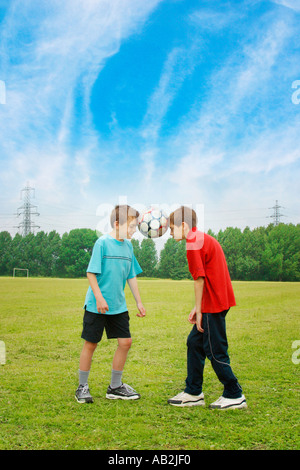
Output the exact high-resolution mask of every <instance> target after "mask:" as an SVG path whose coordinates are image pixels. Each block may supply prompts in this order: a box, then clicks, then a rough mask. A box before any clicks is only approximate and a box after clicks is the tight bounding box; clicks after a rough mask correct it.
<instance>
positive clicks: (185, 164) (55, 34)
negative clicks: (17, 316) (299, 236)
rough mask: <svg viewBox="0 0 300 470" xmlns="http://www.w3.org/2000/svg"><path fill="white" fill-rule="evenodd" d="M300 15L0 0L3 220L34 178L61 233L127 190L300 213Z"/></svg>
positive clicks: (130, 2)
mask: <svg viewBox="0 0 300 470" xmlns="http://www.w3.org/2000/svg"><path fill="white" fill-rule="evenodd" d="M299 25H300V0H268V1H262V0H239V1H235V0H231V1H226V0H201V1H200V0H198V1H196V0H147V1H145V0H64V1H63V2H61V1H60V0H26V2H24V1H23V0H0V187H1V191H0V231H3V230H7V231H9V232H10V233H11V234H12V235H13V234H15V233H16V232H17V231H18V225H19V224H20V222H22V215H20V216H19V217H17V216H16V214H17V213H18V208H20V207H22V205H23V204H24V201H23V200H22V199H21V197H22V196H24V194H25V192H24V191H22V189H23V188H25V187H26V186H27V185H28V186H29V187H31V188H34V189H35V191H31V196H32V200H31V203H32V205H36V206H37V209H36V210H37V212H38V213H39V214H40V215H39V216H35V217H33V221H34V223H35V224H36V225H38V227H39V228H36V230H44V231H45V232H48V233H49V232H50V231H52V230H56V231H58V232H59V233H61V234H62V233H64V232H68V231H70V230H71V229H73V228H92V229H97V230H99V231H102V232H103V231H105V230H106V227H105V226H104V225H105V223H106V220H107V217H108V215H109V213H110V211H111V209H112V208H113V207H114V205H115V204H119V203H128V204H130V205H133V206H134V207H136V208H137V209H138V210H140V211H142V210H143V209H144V208H148V207H150V206H152V205H155V206H157V207H160V208H164V209H165V210H166V211H167V212H170V211H172V210H173V209H174V208H176V207H178V206H180V205H188V206H190V207H193V208H194V209H195V210H196V211H197V214H198V215H200V219H201V221H200V222H199V224H200V225H201V227H200V228H201V229H203V230H204V231H207V230H208V229H211V230H213V231H214V232H216V233H217V232H218V231H219V230H224V229H225V228H226V227H229V226H231V227H239V228H241V229H244V228H245V227H246V226H248V227H250V228H251V229H253V228H255V227H258V226H267V225H268V224H269V223H272V222H273V221H274V220H273V219H272V217H271V216H272V215H273V212H274V211H273V209H272V207H274V205H275V203H276V201H278V205H280V214H281V215H282V217H281V221H282V222H285V223H293V224H297V223H299V222H300V209H299V180H300V171H299V170H300V145H299V144H300V141H299V128H300V34H299V33H300V26H299ZM33 196H35V197H34V198H33ZM166 236H168V234H167V235H166Z"/></svg>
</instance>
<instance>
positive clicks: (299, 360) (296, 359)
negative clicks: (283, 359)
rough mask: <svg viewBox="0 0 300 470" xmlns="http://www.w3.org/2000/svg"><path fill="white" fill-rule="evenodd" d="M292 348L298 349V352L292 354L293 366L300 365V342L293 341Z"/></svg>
mask: <svg viewBox="0 0 300 470" xmlns="http://www.w3.org/2000/svg"><path fill="white" fill-rule="evenodd" d="M292 348H293V349H296V351H294V352H293V354H292V363H293V364H300V340H299V339H298V340H296V341H293V343H292Z"/></svg>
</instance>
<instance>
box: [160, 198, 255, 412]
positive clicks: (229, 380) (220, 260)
mask: <svg viewBox="0 0 300 470" xmlns="http://www.w3.org/2000/svg"><path fill="white" fill-rule="evenodd" d="M169 223H170V230H171V236H172V237H173V238H175V239H176V240H177V241H180V240H186V250H187V260H188V265H189V271H190V273H191V274H192V277H193V279H194V290H195V307H194V308H193V310H192V311H191V313H190V315H189V322H190V323H192V324H194V326H193V329H192V331H191V332H190V334H189V336H188V340H187V348H188V349H187V378H186V387H185V390H184V391H183V392H181V393H179V394H178V395H176V396H175V397H173V398H171V399H169V400H168V403H169V404H170V405H174V406H195V405H202V406H203V405H204V404H205V403H204V394H203V392H202V383H203V369H204V363H205V358H206V357H207V358H208V359H209V360H210V361H211V364H212V367H213V369H214V371H215V373H216V375H217V377H218V379H219V380H220V382H221V383H222V384H223V385H224V391H223V394H222V396H221V397H220V398H219V399H218V400H216V401H215V402H214V403H212V404H211V405H210V408H217V409H222V410H224V409H228V408H229V409H230V408H231V409H232V408H246V407H247V404H246V399H245V397H244V395H243V394H242V388H241V386H240V384H239V383H238V380H237V378H236V376H235V375H234V373H233V371H232V368H231V366H230V360H229V355H228V351H227V349H228V343H227V336H226V324H225V316H226V314H227V312H228V310H229V309H230V307H233V306H234V305H236V303H235V298H234V293H233V289H232V284H231V280H230V276H229V272H228V268H227V263H226V259H225V255H224V252H223V250H222V247H221V245H220V244H219V243H218V241H217V240H215V239H214V238H213V237H211V236H210V235H207V234H205V233H202V232H200V231H198V230H197V227H196V225H197V216H196V213H195V211H194V210H193V209H190V208H189V207H184V206H182V207H181V208H179V209H177V210H176V211H174V212H172V214H170V218H169Z"/></svg>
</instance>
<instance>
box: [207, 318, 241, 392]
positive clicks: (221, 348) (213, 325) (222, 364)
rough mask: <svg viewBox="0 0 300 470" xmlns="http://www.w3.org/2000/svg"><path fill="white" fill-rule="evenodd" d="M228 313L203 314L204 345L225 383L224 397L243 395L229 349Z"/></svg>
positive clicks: (215, 369) (220, 378) (216, 370)
mask: <svg viewBox="0 0 300 470" xmlns="http://www.w3.org/2000/svg"><path fill="white" fill-rule="evenodd" d="M226 313H227V311H224V312H220V313H204V314H203V329H204V333H203V342H204V343H203V345H204V350H205V353H206V356H207V357H208V358H209V360H210V361H211V364H212V367H213V369H214V371H215V373H216V375H217V377H218V379H219V380H220V382H221V383H222V384H223V385H224V392H223V397H225V398H239V397H241V396H242V388H241V386H240V385H239V383H238V380H237V378H236V376H235V375H234V373H233V371H232V368H231V366H230V359H229V355H228V351H227V350H228V343H227V336H226V324H225V316H226Z"/></svg>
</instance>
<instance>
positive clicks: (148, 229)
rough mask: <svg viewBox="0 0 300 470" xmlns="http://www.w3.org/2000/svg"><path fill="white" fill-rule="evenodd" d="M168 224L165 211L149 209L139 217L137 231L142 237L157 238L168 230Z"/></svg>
mask: <svg viewBox="0 0 300 470" xmlns="http://www.w3.org/2000/svg"><path fill="white" fill-rule="evenodd" d="M168 226H169V222H168V216H167V214H166V213H165V211H163V210H161V209H157V208H153V207H151V208H150V209H147V210H146V211H145V212H143V213H142V214H141V215H140V217H139V224H138V227H139V231H140V232H141V234H142V235H144V237H147V238H158V237H161V236H162V235H164V233H166V231H167V230H168Z"/></svg>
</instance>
